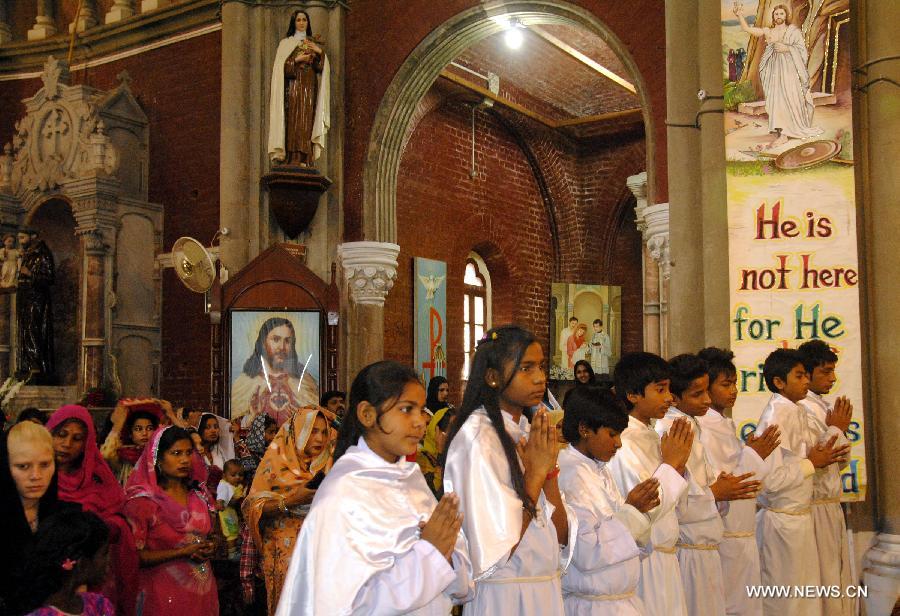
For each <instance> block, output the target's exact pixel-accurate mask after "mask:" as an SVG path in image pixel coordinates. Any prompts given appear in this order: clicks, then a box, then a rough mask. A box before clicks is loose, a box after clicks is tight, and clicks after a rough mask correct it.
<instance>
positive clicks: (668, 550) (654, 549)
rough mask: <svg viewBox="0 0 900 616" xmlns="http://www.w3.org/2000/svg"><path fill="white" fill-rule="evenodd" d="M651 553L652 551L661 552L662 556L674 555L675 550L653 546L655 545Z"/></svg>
mask: <svg viewBox="0 0 900 616" xmlns="http://www.w3.org/2000/svg"><path fill="white" fill-rule="evenodd" d="M653 551H654V552H662V553H663V554H674V553H675V548H664V547H660V546H655V545H654V546H653Z"/></svg>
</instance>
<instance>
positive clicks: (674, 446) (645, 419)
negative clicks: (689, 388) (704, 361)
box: [610, 352, 692, 616]
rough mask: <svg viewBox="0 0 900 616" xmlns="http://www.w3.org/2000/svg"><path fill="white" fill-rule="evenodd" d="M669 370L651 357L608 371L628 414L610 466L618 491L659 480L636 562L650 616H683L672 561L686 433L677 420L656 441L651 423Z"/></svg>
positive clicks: (666, 401)
mask: <svg viewBox="0 0 900 616" xmlns="http://www.w3.org/2000/svg"><path fill="white" fill-rule="evenodd" d="M670 380H671V369H670V368H669V364H668V363H666V361H665V360H664V359H663V358H662V357H660V356H658V355H654V354H653V353H646V352H639V353H626V354H625V355H623V356H622V357H621V359H619V363H618V364H616V368H615V370H614V372H613V381H614V383H615V389H616V396H617V397H618V398H619V400H620V401H621V402H622V403H623V404H624V405H625V408H627V409H628V412H629V416H628V425H627V426H626V428H625V429H624V430H623V431H622V433H621V435H620V438H621V441H622V447H621V449H619V451H618V452H617V453H616V456H615V457H614V458H613V459H612V462H610V470H611V471H612V476H613V478H614V479H615V481H616V485H617V486H618V488H619V491H620V492H621V493H623V494H628V493H629V492H631V490H633V489H634V488H635V487H636V486H637V485H639V484H640V483H642V482H644V481H646V480H647V479H650V478H651V477H653V478H656V479H657V480H658V481H659V485H660V488H659V500H660V503H659V505H657V506H656V507H655V508H653V509H651V510H650V511H649V512H648V515H649V517H650V541H649V543H648V544H647V545H646V546H645V547H644V549H643V551H644V552H645V556H644V558H643V559H642V560H641V581H640V583H639V584H638V595H639V596H640V598H641V600H642V601H643V602H644V609H645V610H646V613H647V614H649V615H650V616H687V614H688V612H687V606H686V604H685V597H684V585H683V583H682V580H681V570H680V569H679V567H678V559H677V558H676V557H675V543H676V541H677V540H678V519H677V518H676V516H675V506H676V504H677V503H678V501H679V499H680V498H681V496H682V494H683V493H684V492H685V490H687V482H686V481H685V480H684V478H683V477H682V475H683V474H684V470H685V465H686V464H687V461H688V457H689V456H690V454H691V442H692V434H691V428H690V425H689V424H688V422H687V420H685V419H677V420H675V421H674V422H673V423H672V427H671V428H670V430H669V431H668V433H666V435H665V436H663V437H662V438H660V436H659V435H658V434H657V433H656V431H655V430H654V429H653V427H652V426H651V425H650V422H651V420H659V419H662V418H663V416H664V415H665V414H666V411H668V409H669V405H670V404H671V403H672V394H671V392H669V383H670Z"/></svg>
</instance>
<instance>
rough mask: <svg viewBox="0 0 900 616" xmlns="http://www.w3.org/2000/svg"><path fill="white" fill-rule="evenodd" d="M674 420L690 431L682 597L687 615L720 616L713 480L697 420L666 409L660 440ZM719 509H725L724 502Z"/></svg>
mask: <svg viewBox="0 0 900 616" xmlns="http://www.w3.org/2000/svg"><path fill="white" fill-rule="evenodd" d="M676 419H686V420H687V421H688V422H690V425H691V430H692V431H693V443H692V445H691V455H690V457H689V458H688V461H687V465H686V467H687V473H686V479H687V482H688V489H687V491H686V492H685V493H684V494H683V495H682V497H681V499H679V501H678V505H677V506H676V507H675V514H676V516H677V517H678V543H677V544H676V547H677V548H678V552H677V556H678V565H679V567H680V568H681V579H682V581H683V582H684V596H685V601H686V603H687V609H688V613H689V614H690V615H691V616H722V614H724V613H725V584H724V581H723V577H722V561H721V559H720V558H719V543H720V542H721V541H722V533H723V532H724V530H725V527H724V526H723V524H722V517H721V515H720V514H719V507H718V506H717V505H716V498H715V496H713V493H712V490H710V486H711V485H712V484H713V483H714V482H715V480H716V474H715V472H713V469H712V467H711V466H710V465H709V461H708V460H707V458H706V451H705V450H704V447H703V443H702V442H701V441H700V424H699V423H698V422H697V419H696V418H694V417H691V416H690V415H687V414H685V413H682V412H681V411H679V410H678V409H677V408H675V407H674V406H673V407H670V408H669V410H668V411H667V412H666V415H665V417H663V418H662V419H660V420H659V421H657V422H656V426H654V427H655V429H656V433H657V434H659V436H660V438H662V435H664V434H665V433H666V432H668V431H669V428H671V427H672V422H674V421H675V420H676ZM722 507H723V509H726V510H727V507H728V505H727V503H726V504H724V505H723V506H722Z"/></svg>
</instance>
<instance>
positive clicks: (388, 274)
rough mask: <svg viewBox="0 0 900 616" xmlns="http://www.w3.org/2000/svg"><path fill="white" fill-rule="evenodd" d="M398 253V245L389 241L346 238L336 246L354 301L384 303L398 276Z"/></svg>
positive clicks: (357, 302)
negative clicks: (349, 239)
mask: <svg viewBox="0 0 900 616" xmlns="http://www.w3.org/2000/svg"><path fill="white" fill-rule="evenodd" d="M399 253H400V246H398V245H397V244H391V243H389V242H347V243H344V244H341V245H339V246H338V259H339V260H340V262H341V267H342V268H343V270H344V280H345V281H346V282H347V284H348V285H349V286H350V297H351V298H352V299H353V302H354V303H356V304H368V305H373V306H384V300H385V298H386V297H387V294H388V292H389V291H390V290H391V288H392V287H393V286H394V280H395V279H396V278H397V255H398V254H399Z"/></svg>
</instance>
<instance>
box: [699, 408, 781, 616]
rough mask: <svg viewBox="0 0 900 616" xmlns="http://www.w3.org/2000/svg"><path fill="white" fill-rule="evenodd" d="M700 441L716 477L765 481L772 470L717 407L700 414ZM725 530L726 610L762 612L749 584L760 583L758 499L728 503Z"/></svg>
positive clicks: (739, 614)
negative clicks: (723, 473)
mask: <svg viewBox="0 0 900 616" xmlns="http://www.w3.org/2000/svg"><path fill="white" fill-rule="evenodd" d="M697 421H698V422H699V424H700V442H701V443H703V449H704V450H705V451H706V458H707V460H709V464H710V466H711V467H712V470H713V473H714V474H715V476H716V477H718V476H719V474H720V473H722V472H725V473H731V474H732V475H743V474H745V473H753V475H754V476H753V477H752V479H754V480H757V481H764V480H765V478H766V475H767V474H768V469H767V467H766V463H765V461H764V460H763V459H762V458H760V457H759V455H758V454H757V453H756V452H755V451H754V450H753V449H751V448H750V447H747V446H746V445H745V444H744V442H743V441H741V440H740V439H739V438H738V436H737V429H736V428H735V425H734V422H733V421H732V420H731V418H729V417H725V416H723V415H722V414H720V413H719V412H717V411H716V410H715V409H709V411H707V413H706V415H703V416H701V417H698V418H697ZM722 522H723V523H724V525H725V532H724V533H723V534H722V541H721V542H720V543H719V558H720V559H721V560H722V576H723V579H724V581H725V613H726V614H728V615H729V616H762V601H761V600H760V599H759V598H758V597H750V596H749V594H748V593H747V586H759V583H760V582H759V548H758V547H757V546H756V501H755V500H736V501H731V502H730V503H728V511H727V513H726V514H725V515H724V516H723V518H722Z"/></svg>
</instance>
